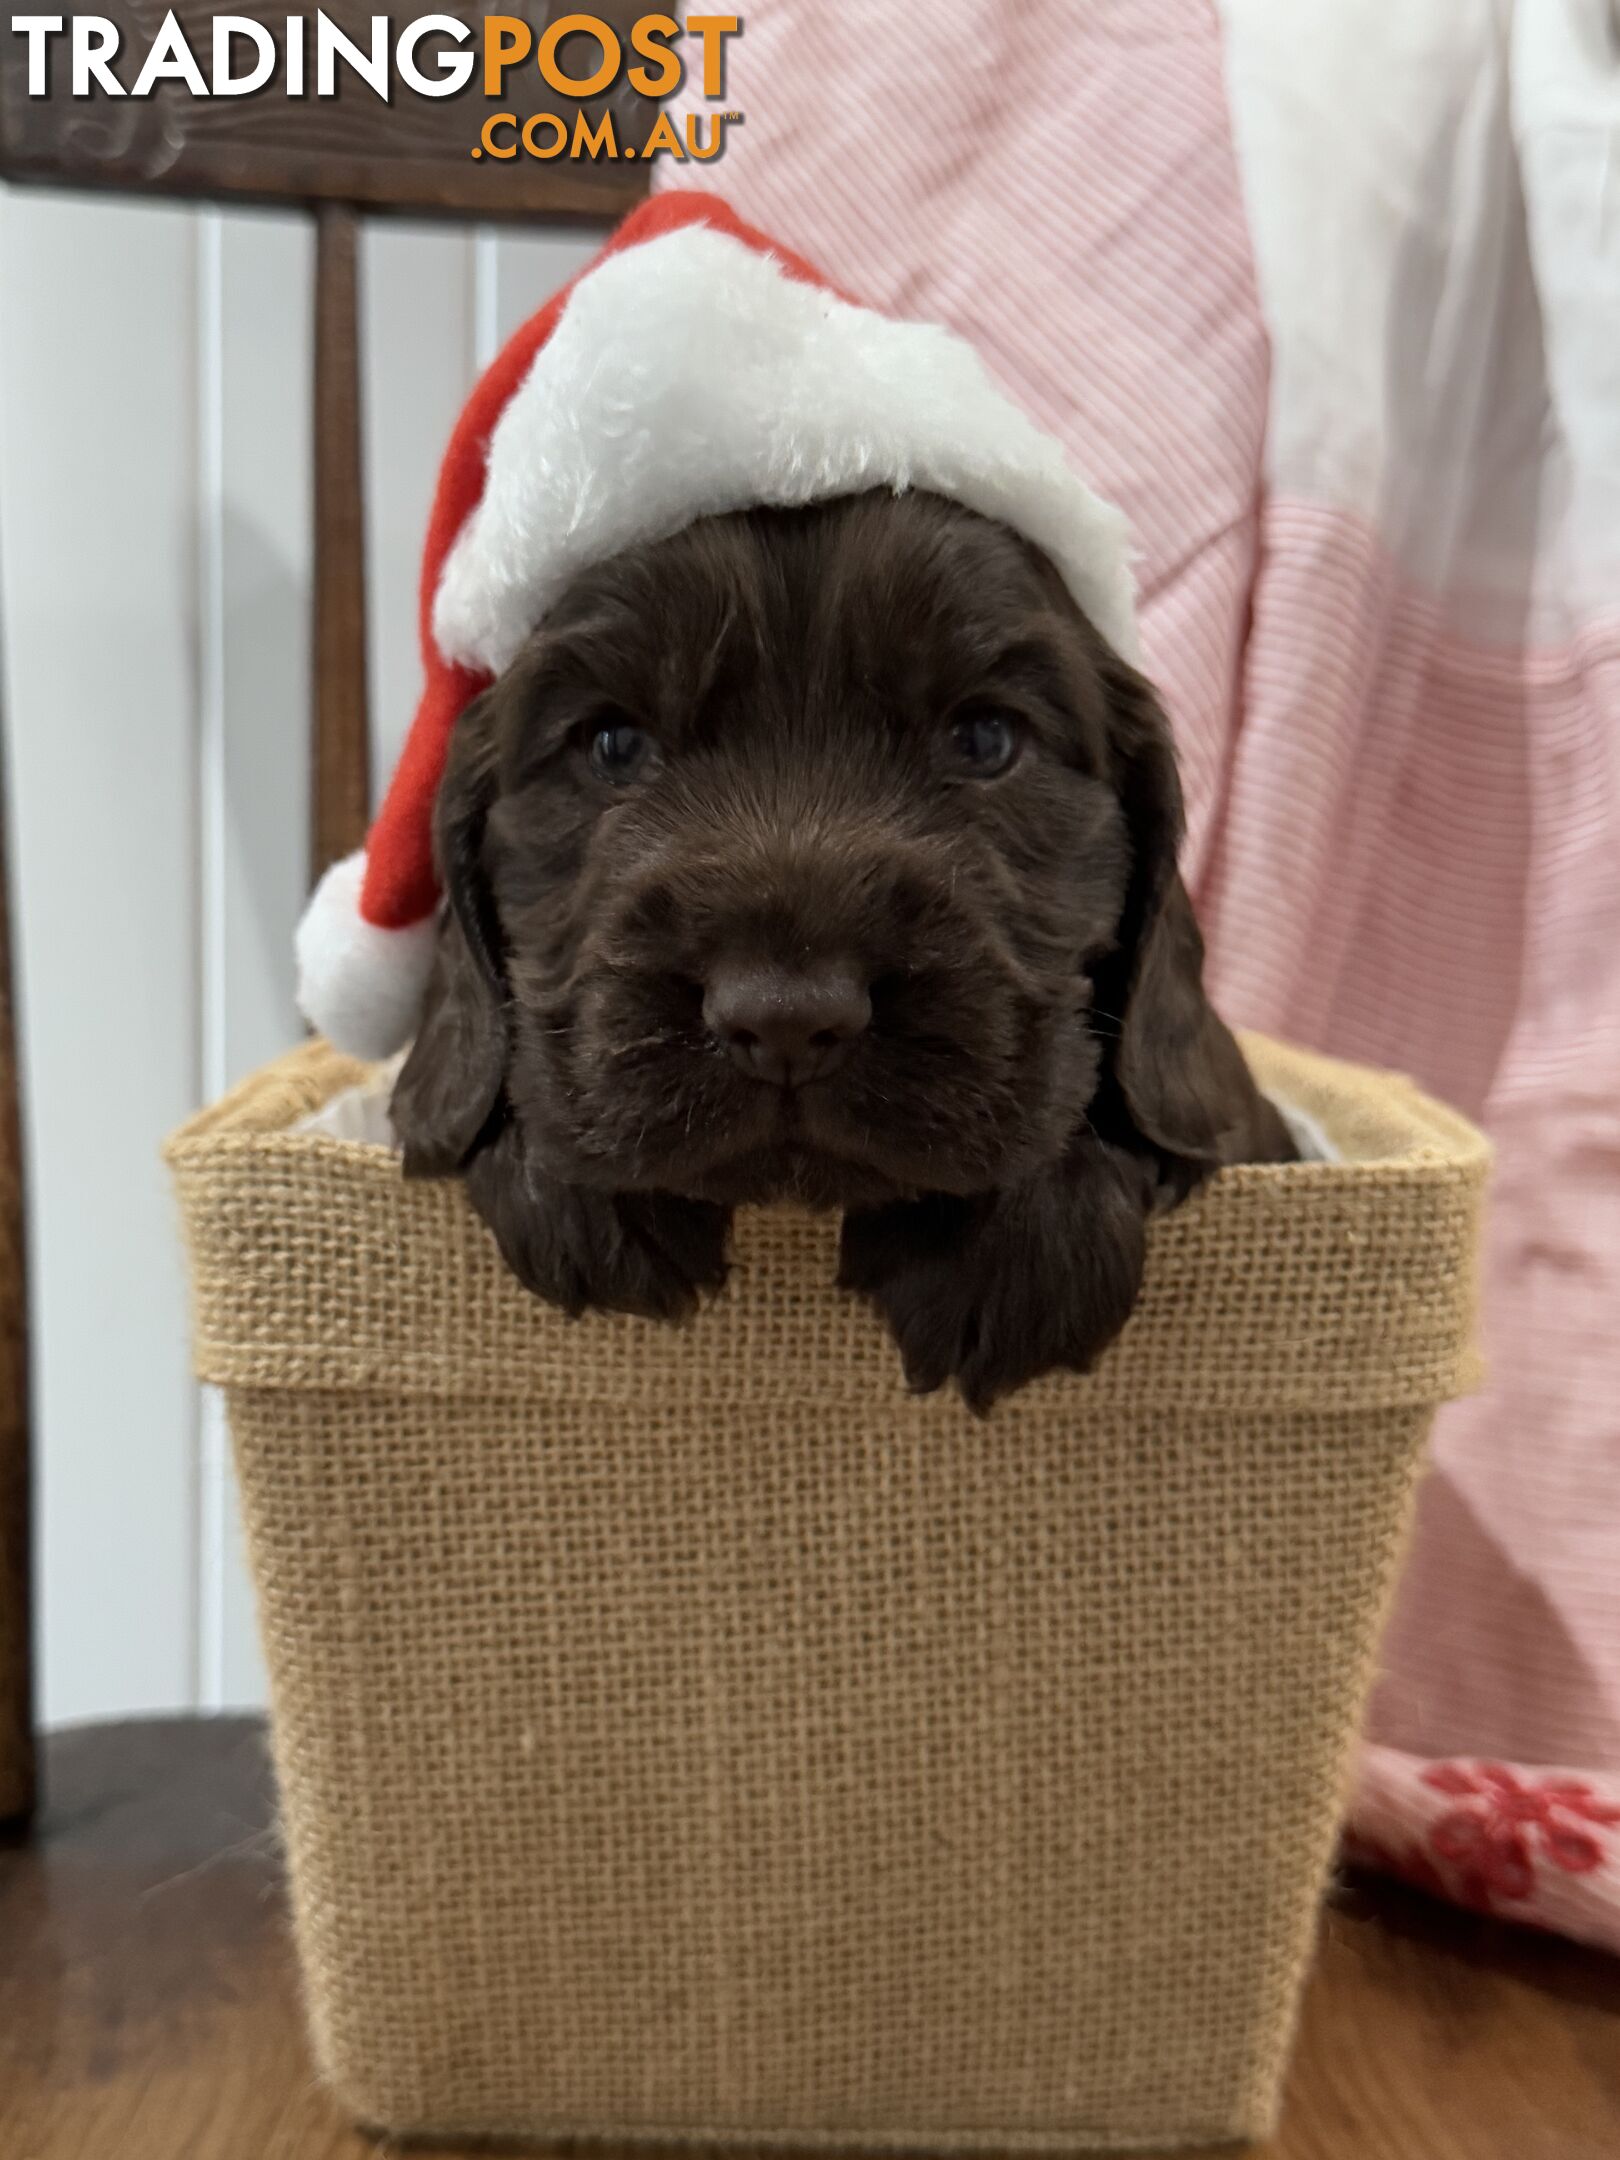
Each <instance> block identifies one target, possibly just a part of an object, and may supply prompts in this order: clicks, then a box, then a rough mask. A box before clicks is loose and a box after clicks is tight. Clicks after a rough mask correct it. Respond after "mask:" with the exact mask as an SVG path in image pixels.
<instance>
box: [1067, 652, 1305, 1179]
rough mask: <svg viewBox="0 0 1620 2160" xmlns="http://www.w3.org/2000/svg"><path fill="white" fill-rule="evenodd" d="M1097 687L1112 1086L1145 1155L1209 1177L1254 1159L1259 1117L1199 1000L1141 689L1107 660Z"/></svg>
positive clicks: (1167, 781)
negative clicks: (1116, 883) (1109, 786)
mask: <svg viewBox="0 0 1620 2160" xmlns="http://www.w3.org/2000/svg"><path fill="white" fill-rule="evenodd" d="M1103 677H1104V683H1105V687H1106V689H1107V693H1108V701H1109V735H1110V741H1111V744H1112V747H1113V751H1114V757H1115V762H1116V773H1117V779H1118V787H1119V794H1120V800H1121V803H1122V805H1123V807H1124V811H1125V818H1126V824H1127V826H1128V829H1129V833H1130V841H1131V849H1132V871H1131V883H1130V889H1129V892H1128V894H1127V898H1126V903H1125V914H1124V920H1123V923H1122V925H1121V933H1120V949H1119V953H1118V955H1117V957H1116V959H1115V961H1114V962H1113V964H1112V966H1111V968H1110V969H1109V971H1108V978H1107V979H1106V980H1105V981H1103V982H1100V983H1099V985H1098V988H1099V991H1100V992H1101V993H1102V995H1101V996H1100V998H1099V1004H1100V1005H1102V1006H1106V1007H1108V1008H1109V1009H1110V1010H1111V1011H1112V1012H1113V1013H1114V1014H1116V1015H1117V1016H1119V1018H1120V1022H1121V1027H1120V1037H1119V1042H1118V1046H1117V1048H1116V1050H1115V1052H1114V1075H1115V1078H1116V1080H1117V1081H1118V1084H1119V1090H1120V1093H1121V1095H1122V1096H1123V1098H1124V1102H1125V1107H1126V1109H1127V1111H1128V1112H1129V1114H1130V1117H1131V1119H1132V1121H1133V1122H1134V1124H1135V1125H1136V1126H1137V1128H1138V1129H1139V1131H1140V1132H1141V1133H1142V1134H1143V1136H1144V1137H1145V1138H1146V1139H1148V1140H1149V1141H1151V1142H1152V1144H1153V1145H1154V1147H1156V1148H1158V1149H1160V1150H1161V1151H1162V1152H1163V1153H1165V1154H1167V1155H1170V1156H1174V1157H1176V1158H1178V1159H1179V1160H1180V1161H1182V1162H1184V1163H1187V1164H1189V1165H1191V1166H1193V1167H1194V1169H1195V1170H1202V1169H1205V1168H1213V1167H1214V1166H1215V1165H1216V1164H1218V1163H1222V1162H1231V1161H1236V1160H1238V1159H1239V1158H1240V1157H1241V1156H1244V1155H1246V1154H1249V1153H1251V1152H1256V1151H1261V1152H1263V1150H1264V1143H1263V1141H1262V1140H1261V1139H1260V1138H1259V1137H1258V1136H1257V1135H1256V1132H1255V1127H1256V1122H1257V1118H1259V1119H1260V1121H1261V1122H1262V1123H1263V1122H1264V1120H1263V1111H1264V1109H1265V1108H1266V1107H1267V1106H1265V1105H1264V1104H1263V1103H1262V1101H1261V1099H1260V1098H1259V1097H1258V1096H1257V1093H1256V1090H1255V1085H1254V1082H1253V1080H1252V1079H1251V1077H1250V1075H1249V1069H1248V1067H1247V1066H1246V1065H1245V1064H1244V1062H1243V1054H1242V1052H1241V1051H1240V1050H1239V1049H1238V1046H1237V1044H1236V1042H1235V1041H1234V1040H1233V1038H1232V1034H1231V1031H1230V1030H1229V1029H1228V1028H1227V1026H1226V1024H1225V1022H1224V1021H1223V1020H1222V1019H1221V1018H1220V1016H1219V1015H1218V1014H1217V1013H1216V1011H1215V1009H1214V1008H1213V1006H1212V1005H1211V1004H1210V1002H1209V999H1208V998H1207V997H1206V996H1205V995H1204V940H1203V936H1202V933H1201V932H1200V930H1199V928H1198V923H1197V921H1196V919H1195V917H1194V915H1193V911H1192V903H1191V901H1190V900H1189V899H1188V898H1187V889H1186V887H1185V886H1184V885H1183V884H1182V882H1181V876H1180V873H1179V871H1178V870H1177V868H1176V852H1177V849H1178V848H1179V846H1180V844H1181V836H1182V829H1183V813H1182V802H1181V783H1180V780H1179V778H1178V776H1177V773H1176V756H1175V746H1174V742H1173V740H1172V738H1171V734H1170V724H1169V722H1168V721H1167V720H1166V718H1165V716H1164V713H1163V711H1162V709H1161V708H1160V705H1159V702H1158V700H1157V698H1156V697H1155V696H1154V694H1153V690H1152V687H1151V686H1150V685H1149V684H1148V683H1147V682H1146V681H1145V680H1144V679H1143V678H1142V676H1140V675H1139V674H1138V673H1137V672H1136V670H1135V669H1134V668H1132V667H1129V666H1127V665H1126V663H1125V662H1124V661H1122V660H1119V659H1117V658H1115V657H1114V656H1113V655H1110V656H1109V659H1108V661H1107V663H1106V664H1105V665H1104V669H1103Z"/></svg>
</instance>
